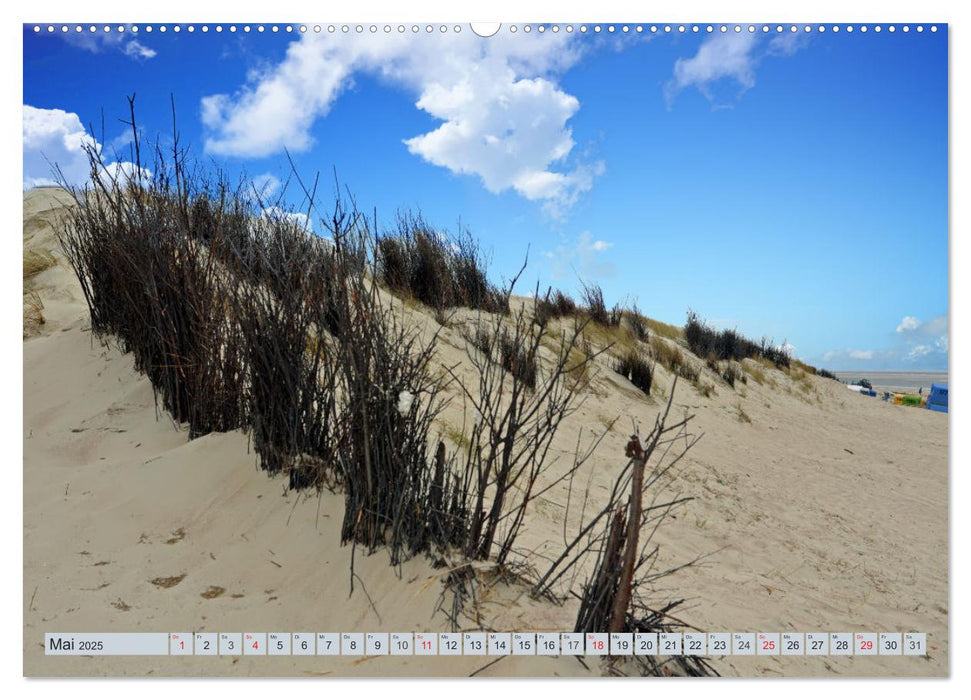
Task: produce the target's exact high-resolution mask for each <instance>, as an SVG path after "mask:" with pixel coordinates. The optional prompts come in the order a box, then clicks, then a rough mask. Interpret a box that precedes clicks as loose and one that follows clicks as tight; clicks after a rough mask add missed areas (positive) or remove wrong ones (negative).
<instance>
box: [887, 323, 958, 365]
mask: <svg viewBox="0 0 971 700" xmlns="http://www.w3.org/2000/svg"><path fill="white" fill-rule="evenodd" d="M897 333H900V334H901V335H902V336H903V342H904V343H905V344H907V345H908V346H909V348H910V349H909V350H908V351H907V353H906V355H905V357H906V359H908V360H916V359H919V358H921V357H926V356H928V355H930V354H938V355H944V356H946V355H947V351H948V347H949V342H948V329H947V315H945V314H942V315H940V316H935V317H934V318H932V319H930V320H929V321H921V320H920V319H918V318H917V317H916V316H904V318H903V320H902V321H901V322H900V324H899V325H898V326H897Z"/></svg>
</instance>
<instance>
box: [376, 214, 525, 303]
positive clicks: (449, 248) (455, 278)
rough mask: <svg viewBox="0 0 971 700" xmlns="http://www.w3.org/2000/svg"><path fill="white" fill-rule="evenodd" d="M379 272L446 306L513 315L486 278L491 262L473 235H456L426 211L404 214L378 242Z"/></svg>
mask: <svg viewBox="0 0 971 700" xmlns="http://www.w3.org/2000/svg"><path fill="white" fill-rule="evenodd" d="M376 262H377V268H378V274H379V275H380V276H381V279H382V281H383V282H384V284H385V285H387V287H388V288H389V289H391V290H393V291H395V292H397V293H399V294H401V295H404V296H411V297H413V298H415V299H417V300H418V301H420V302H422V303H423V304H425V305H426V306H430V307H431V308H433V309H437V310H442V309H447V308H451V307H455V306H464V307H468V308H470V309H482V310H483V311H490V312H498V313H507V312H508V311H509V306H508V299H507V298H506V295H505V294H504V293H503V291H502V290H500V289H498V288H497V287H496V286H495V285H493V284H492V283H490V282H489V280H488V278H487V277H486V272H485V268H486V260H485V258H484V256H483V254H482V251H481V250H480V248H479V244H478V242H477V241H476V240H475V239H474V238H472V236H471V235H469V234H468V233H462V234H460V235H459V236H457V237H455V238H450V237H449V236H448V235H446V234H445V233H443V232H440V231H436V230H435V229H434V228H432V227H431V226H429V225H428V224H427V223H426V222H425V220H424V219H423V218H422V217H421V215H420V214H413V213H411V212H399V213H398V215H397V218H396V222H395V228H394V229H393V230H392V231H389V232H388V233H386V234H384V235H383V236H380V237H379V238H378V241H377V255H376Z"/></svg>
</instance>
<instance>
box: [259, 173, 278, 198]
mask: <svg viewBox="0 0 971 700" xmlns="http://www.w3.org/2000/svg"><path fill="white" fill-rule="evenodd" d="M282 186H283V183H282V182H280V178H278V177H276V176H275V175H272V174H271V173H263V174H262V175H257V176H256V177H254V178H253V190H254V191H255V192H256V194H257V196H258V197H259V198H260V199H261V200H263V201H266V200H268V199H270V198H271V197H272V196H273V195H275V194H276V193H277V192H279V191H280V187H282Z"/></svg>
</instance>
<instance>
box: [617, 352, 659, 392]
mask: <svg viewBox="0 0 971 700" xmlns="http://www.w3.org/2000/svg"><path fill="white" fill-rule="evenodd" d="M614 371H615V372H617V374H620V375H622V376H624V377H627V379H628V380H630V383H631V384H633V385H634V386H636V387H637V388H638V389H640V390H641V391H643V392H644V393H645V394H647V395H648V396H650V395H651V384H652V383H653V382H654V361H653V360H651V359H650V358H649V357H648V356H647V354H646V353H645V352H643V351H642V350H640V349H639V348H631V349H629V350H628V351H627V352H625V353H624V354H623V355H622V356H621V357H620V358H619V359H617V360H615V361H614Z"/></svg>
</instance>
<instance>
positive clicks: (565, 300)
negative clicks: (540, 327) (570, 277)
mask: <svg viewBox="0 0 971 700" xmlns="http://www.w3.org/2000/svg"><path fill="white" fill-rule="evenodd" d="M578 312H579V309H578V308H577V303H576V302H575V301H573V298H572V297H570V295H569V294H564V293H563V292H562V291H560V290H559V289H557V290H556V291H555V292H550V291H547V293H546V294H545V295H544V296H542V297H537V298H536V308H535V310H534V311H533V315H534V316H535V318H536V320H537V321H540V322H544V323H548V322H549V321H552V320H553V319H557V318H564V317H567V318H573V317H575V316H576V315H577V313H578Z"/></svg>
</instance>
